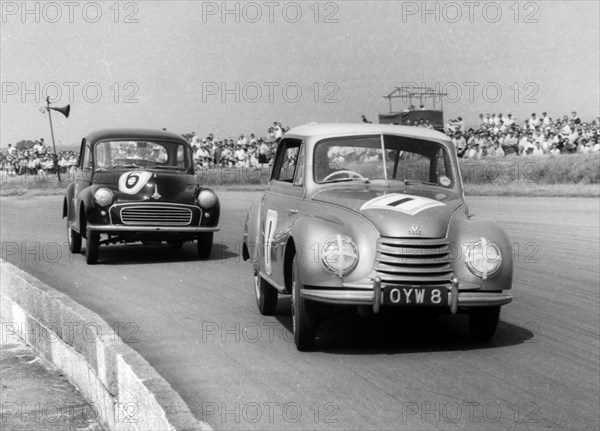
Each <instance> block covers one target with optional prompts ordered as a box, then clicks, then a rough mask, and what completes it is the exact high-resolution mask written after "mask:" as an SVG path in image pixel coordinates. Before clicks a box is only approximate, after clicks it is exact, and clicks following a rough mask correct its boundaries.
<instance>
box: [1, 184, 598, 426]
mask: <svg viewBox="0 0 600 431" xmlns="http://www.w3.org/2000/svg"><path fill="white" fill-rule="evenodd" d="M259 196H260V194H259V193H239V192H227V193H226V192H222V193H220V197H221V205H222V211H221V214H222V222H221V231H220V232H219V233H217V234H216V236H215V248H214V251H213V255H212V258H211V260H209V261H204V262H201V261H197V260H196V259H195V248H194V245H192V244H187V245H185V246H184V247H183V248H182V249H173V248H170V247H168V246H160V247H157V246H143V245H140V246H136V245H134V246H110V247H105V248H101V252H100V262H99V264H98V265H95V266H88V265H86V264H85V261H84V257H83V256H82V255H77V256H71V255H69V254H68V251H67V247H66V244H65V242H66V233H65V223H64V221H63V220H62V219H61V218H60V215H61V210H62V198H61V197H36V198H27V199H24V198H3V199H1V200H0V205H1V213H0V214H1V220H2V224H1V227H2V231H1V236H2V238H1V239H2V257H3V258H5V259H6V260H8V261H9V262H12V263H13V264H15V265H17V266H19V267H20V268H23V269H24V270H26V271H28V272H29V273H31V274H33V275H35V276H37V277H39V278H40V279H42V280H43V281H45V282H46V283H48V284H49V285H50V286H52V287H54V288H56V289H58V290H60V291H62V292H64V293H66V294H68V295H69V296H71V297H72V298H73V299H75V300H76V301H78V302H79V303H81V304H83V305H84V306H86V307H88V308H90V309H91V310H93V311H95V312H96V313H98V314H99V315H100V316H102V317H103V318H104V319H106V320H107V321H108V322H109V324H111V325H113V326H114V327H115V328H117V329H118V332H119V334H120V335H121V337H122V338H123V339H124V340H125V341H126V342H127V343H128V344H130V345H131V346H132V347H133V348H134V349H135V350H137V351H138V352H139V353H141V354H142V355H143V356H144V357H145V358H146V359H147V360H148V361H149V362H150V364H151V365H152V366H154V367H155V368H156V370H157V371H158V372H159V373H160V374H162V375H163V376H164V377H165V378H166V379H167V381H168V382H169V383H170V384H171V385H172V386H173V387H174V388H175V390H176V391H178V392H179V393H180V394H181V396H182V397H183V398H184V400H185V401H186V402H187V403H188V405H189V406H190V408H191V410H192V412H193V413H194V414H195V415H196V416H197V417H198V418H199V419H203V420H207V421H208V422H210V423H211V424H212V425H213V426H214V427H215V428H217V429H324V430H330V429H331V430H333V429H367V428H368V429H410V430H414V429H494V430H497V429H565V428H568V429H598V428H599V427H600V421H599V416H600V414H599V406H600V396H599V392H600V384H599V377H598V376H599V375H600V370H599V364H600V357H599V356H600V353H599V350H600V346H599V338H600V317H599V316H600V310H599V308H600V304H599V302H600V301H599V299H600V293H599V290H600V274H599V262H600V256H599V254H600V252H599V248H600V246H599V241H600V233H599V230H600V229H599V219H600V214H599V212H600V211H599V203H598V200H597V199H568V198H507V197H489V198H484V197H473V198H468V199H467V200H468V203H469V205H470V208H471V210H472V212H474V213H475V214H476V217H477V218H481V219H493V220H496V221H497V222H499V223H500V224H501V225H502V226H503V227H504V228H505V229H506V230H507V232H508V233H509V235H510V237H511V240H512V241H513V243H514V247H513V249H514V250H513V251H514V253H513V254H514V256H513V257H514V260H515V277H514V284H513V286H514V287H513V294H514V296H515V300H514V301H513V303H511V304H509V305H507V306H505V307H503V308H502V314H501V322H500V325H499V327H498V331H497V333H496V336H495V338H494V339H493V341H492V342H491V343H489V344H485V345H482V344H473V343H471V342H470V341H469V340H468V338H467V321H466V318H464V317H463V316H448V317H446V316H444V317H441V318H439V319H437V320H434V321H430V320H429V319H424V318H419V317H418V316H414V315H403V316H395V315H380V316H378V317H377V318H375V319H366V318H362V317H359V316H357V315H356V314H354V313H351V312H346V313H344V312H342V313H337V314H334V315H333V316H332V318H330V319H329V320H327V321H325V322H323V323H322V325H321V326H320V329H319V333H318V337H319V339H318V340H317V345H316V350H315V351H314V352H309V353H300V352H298V351H297V350H296V348H295V346H294V343H293V341H292V336H291V320H290V315H289V298H283V299H280V301H279V305H278V314H277V315H276V316H275V317H263V316H260V315H259V314H258V311H257V309H256V305H255V300H254V292H253V281H252V270H251V265H250V264H249V263H248V262H243V261H242V260H241V257H240V254H241V244H240V241H241V236H242V229H243V224H244V219H245V215H246V212H247V209H248V207H249V205H250V203H251V201H252V200H253V199H256V198H258V197H259ZM84 245H85V244H84Z"/></svg>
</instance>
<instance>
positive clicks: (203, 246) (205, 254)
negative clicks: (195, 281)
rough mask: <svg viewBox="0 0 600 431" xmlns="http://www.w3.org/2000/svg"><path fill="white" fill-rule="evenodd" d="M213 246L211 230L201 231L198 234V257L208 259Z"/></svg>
mask: <svg viewBox="0 0 600 431" xmlns="http://www.w3.org/2000/svg"><path fill="white" fill-rule="evenodd" d="M212 246H213V232H202V233H200V234H198V257H199V258H200V259H208V258H209V257H210V252H211V251H212Z"/></svg>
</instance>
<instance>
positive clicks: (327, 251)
mask: <svg viewBox="0 0 600 431" xmlns="http://www.w3.org/2000/svg"><path fill="white" fill-rule="evenodd" d="M340 250H342V253H341V255H340V254H339V253H340ZM320 252H321V259H320V260H321V265H323V267H324V268H325V269H326V270H327V271H328V272H331V273H332V274H335V275H337V276H338V277H340V278H341V277H343V276H344V275H347V274H349V273H351V272H352V271H354V270H355V269H356V267H357V266H358V261H359V253H358V247H357V246H356V243H355V242H354V240H353V239H352V238H350V237H349V236H346V235H341V234H335V235H332V236H330V237H329V238H327V239H326V240H325V242H324V243H323V246H322V247H321V250H320ZM347 257H350V258H353V260H352V261H351V263H350V264H349V265H347V266H343V265H340V264H339V262H340V258H341V259H342V261H344V260H345V259H344V258H347ZM336 260H337V262H338V265H337V267H336V266H335V261H336Z"/></svg>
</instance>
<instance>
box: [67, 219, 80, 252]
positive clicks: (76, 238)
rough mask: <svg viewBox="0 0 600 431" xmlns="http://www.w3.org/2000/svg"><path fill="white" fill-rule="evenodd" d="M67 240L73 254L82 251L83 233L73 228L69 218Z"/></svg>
mask: <svg viewBox="0 0 600 431" xmlns="http://www.w3.org/2000/svg"><path fill="white" fill-rule="evenodd" d="M67 241H68V242H69V251H70V252H71V253H73V254H75V253H80V252H81V235H80V234H79V232H75V231H74V230H73V228H71V224H70V223H69V221H68V220H67Z"/></svg>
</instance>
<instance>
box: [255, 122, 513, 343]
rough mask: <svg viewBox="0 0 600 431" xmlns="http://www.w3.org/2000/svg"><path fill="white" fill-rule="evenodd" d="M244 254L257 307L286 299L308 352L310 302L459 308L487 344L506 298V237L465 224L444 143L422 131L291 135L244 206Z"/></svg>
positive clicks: (488, 227)
mask: <svg viewBox="0 0 600 431" xmlns="http://www.w3.org/2000/svg"><path fill="white" fill-rule="evenodd" d="M243 257H244V259H245V260H251V262H252V265H253V269H254V284H255V291H256V302H257V304H258V309H259V311H260V313H261V314H263V315H270V314H274V313H275V310H276V307H277V300H278V295H279V294H291V301H292V316H293V318H292V321H293V332H294V340H295V343H296V346H297V348H298V349H299V350H308V349H311V348H312V347H313V344H314V341H315V338H316V333H317V326H318V322H319V314H320V313H319V309H320V308H322V307H320V304H337V305H346V306H358V307H359V308H360V311H361V312H363V313H364V312H368V313H371V314H372V313H378V312H380V310H382V308H390V309H391V308H393V309H395V310H397V311H398V312H402V309H406V308H408V307H413V308H416V307H420V308H421V309H428V311H438V312H439V313H452V314H455V313H468V316H469V330H470V336H471V337H472V338H473V339H475V340H479V341H486V340H489V339H491V338H492V337H493V335H494V333H495V331H496V327H497V324H498V320H499V315H500V307H501V306H502V305H505V304H508V303H509V302H511V300H512V295H511V294H510V293H509V292H507V291H508V290H510V289H511V285H512V273H513V267H512V253H511V245H510V242H509V239H508V237H507V235H506V234H505V233H504V231H503V230H502V229H501V228H500V227H499V226H498V225H496V224H495V223H492V222H486V221H476V220H473V219H472V215H471V214H470V213H469V209H468V207H467V205H466V203H465V200H464V193H463V185H462V180H461V176H460V170H459V168H458V161H457V156H456V150H455V148H454V146H453V144H452V142H451V141H450V139H449V138H448V137H447V136H446V135H444V134H442V133H439V132H436V131H433V130H429V129H423V128H416V127H405V126H395V125H381V124H307V125H303V126H299V127H296V128H293V129H292V130H290V131H289V132H288V133H286V135H285V136H284V138H283V139H282V140H281V142H280V143H279V145H278V148H277V152H276V155H275V160H274V165H273V168H272V172H271V177H270V182H269V186H268V190H267V191H266V192H265V193H264V195H263V197H262V199H261V200H260V202H256V203H254V204H253V205H252V207H251V208H250V211H249V213H248V216H247V219H246V225H245V228H244V234H243ZM434 314H435V313H434Z"/></svg>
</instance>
